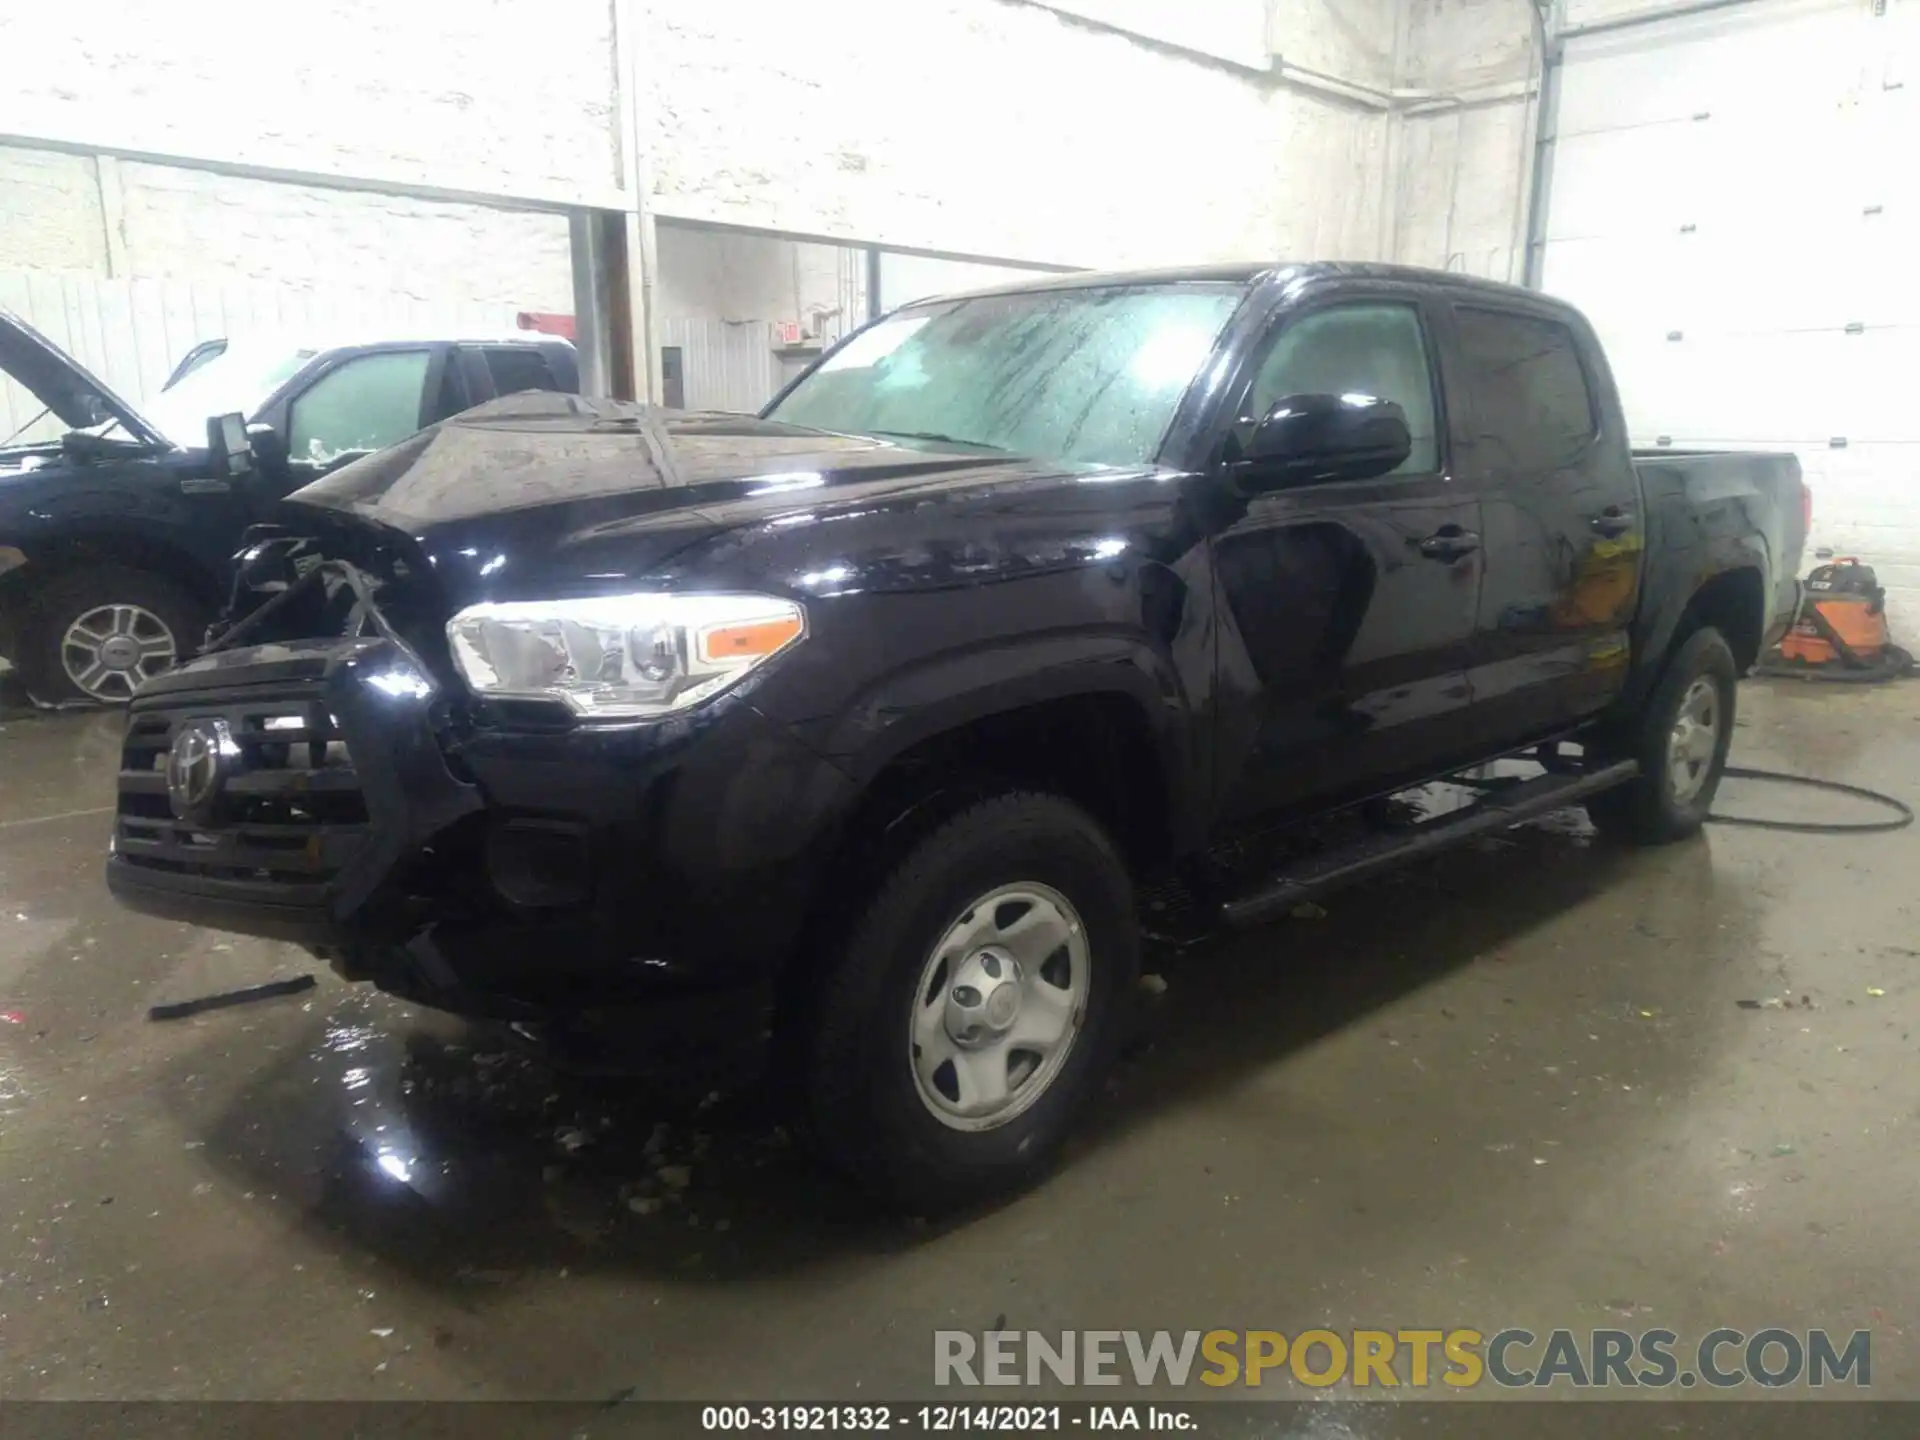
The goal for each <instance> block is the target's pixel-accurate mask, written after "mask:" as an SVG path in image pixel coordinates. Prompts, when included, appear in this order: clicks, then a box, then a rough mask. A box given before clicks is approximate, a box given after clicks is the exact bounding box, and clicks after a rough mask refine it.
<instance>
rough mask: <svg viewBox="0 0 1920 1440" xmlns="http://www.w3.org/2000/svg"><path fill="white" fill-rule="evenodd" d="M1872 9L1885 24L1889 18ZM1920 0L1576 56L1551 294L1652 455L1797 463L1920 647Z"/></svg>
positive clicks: (1820, 512) (1558, 167)
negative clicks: (1657, 451) (1616, 390)
mask: <svg viewBox="0 0 1920 1440" xmlns="http://www.w3.org/2000/svg"><path fill="white" fill-rule="evenodd" d="M1876 9H1878V10H1879V12H1880V13H1876ZM1916 33H1920V0H1839V3H1835V0H1765V3H1757V4H1753V5H1748V6H1742V7H1738V8H1735V9H1731V10H1727V11H1723V12H1720V13H1717V14H1714V15H1708V16H1698V17H1694V18H1692V19H1683V20H1671V21H1662V22H1659V23H1657V24H1650V25H1646V26H1643V27H1638V28H1635V29H1633V30H1628V31H1620V32H1615V33H1613V34H1608V35H1596V36H1592V37H1588V38H1585V39H1580V38H1574V39H1570V40H1569V41H1568V44H1567V55H1566V64H1565V69H1564V71H1563V72H1562V80H1563V84H1562V88H1561V92H1560V101H1559V112H1558V121H1557V132H1558V134H1559V137H1560V139H1559V143H1558V145H1557V147H1556V153H1555V156H1554V165H1553V171H1552V176H1551V181H1550V185H1551V189H1550V191H1549V196H1548V222H1547V245H1546V249H1545V254H1544V269H1543V272H1542V282H1543V284H1544V286H1545V288H1546V289H1548V290H1549V291H1551V292H1553V293H1555V294H1559V295H1563V296H1565V297H1567V298H1568V299H1570V300H1572V301H1573V302H1574V303H1576V304H1577V305H1579V306H1580V307H1581V308H1582V309H1583V310H1585V311H1586V313H1587V314H1588V316H1589V317H1590V318H1591V319H1592V320H1593V323H1594V325H1595V326H1596V328H1598V329H1599V331H1600V333H1601V336H1602V338H1603V339H1604V340H1605V342H1606V345H1607V349H1608V352H1609V353H1610V354H1611V356H1612V357H1613V363H1614V368H1615V369H1616V371H1617V372H1618V376H1619V380H1620V386H1621V391H1622V395H1623V398H1624V399H1625V401H1626V406H1627V416H1628V422H1629V424H1630V425H1631V427H1632V429H1633V433H1634V439H1635V442H1636V443H1637V444H1640V445H1647V446H1653V445H1672V446H1674V447H1676V448H1680V447H1687V446H1751V447H1764V448H1777V449H1790V450H1793V451H1795V452H1796V453H1798V454H1799V456H1800V458H1801V462H1802V464H1803V465H1804V467H1805V469H1806V473H1807V477H1808V480H1809V483H1810V484H1811V485H1812V487H1813V491H1814V537H1813V540H1814V544H1815V545H1816V546H1825V547H1830V548H1832V549H1833V550H1835V551H1836V552H1838V553H1842V554H1852V553H1858V554H1860V555H1862V556H1863V557H1865V558H1867V559H1868V560H1870V561H1871V562H1872V563H1873V564H1874V565H1875V566H1876V567H1877V568H1878V569H1879V571H1880V573H1881V575H1882V577H1883V578H1884V580H1885V581H1886V583H1887V585H1888V588H1889V592H1890V608H1891V609H1892V611H1893V620H1894V624H1895V627H1896V629H1897V630H1898V631H1899V632H1900V633H1901V635H1902V636H1903V637H1904V638H1905V640H1906V642H1907V643H1908V644H1909V645H1910V646H1911V645H1912V644H1913V643H1914V642H1916V641H1920V393H1916V392H1917V391H1920V163H1916V161H1915V159H1914V156H1915V155H1916V153H1920V150H1917V148H1916V142H1920V94H1916V89H1920V75H1916V74H1915V73H1914V68H1913V65H1912V58H1913V56H1914V54H1915V37H1916Z"/></svg>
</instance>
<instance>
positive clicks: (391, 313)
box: [0, 270, 770, 439]
mask: <svg viewBox="0 0 1920 1440" xmlns="http://www.w3.org/2000/svg"><path fill="white" fill-rule="evenodd" d="M0 310H10V311H12V312H13V313H14V314H15V315H18V316H19V317H20V318H22V319H23V320H25V321H26V322H27V323H28V324H29V325H31V326H33V328H34V329H36V330H38V331H39V332H40V333H41V334H42V335H45V336H46V337H47V338H48V339H49V340H51V341H53V343H54V344H56V345H58V346H60V347H61V348H62V349H63V350H65V351H66V352H67V353H68V354H70V355H72V356H73V357H74V358H75V359H77V360H78V361H79V362H80V363H81V364H82V365H85V366H86V367H87V368H88V369H89V370H91V371H92V372H93V373H94V374H96V375H98V376H99V377H100V378H101V379H102V380H104V381H105V382H106V383H107V385H108V386H109V387H111V388H112V389H114V390H115V391H117V392H119V393H120V394H121V395H123V396H125V397H126V398H127V399H128V400H129V401H131V402H132V403H133V404H135V405H139V404H141V403H142V402H143V401H145V400H146V399H147V398H148V397H149V396H151V395H154V394H157V393H158V392H159V389H160V386H161V384H162V383H163V382H164V381H165V380H166V378H167V375H168V373H169V372H170V371H171V370H172V369H173V367H174V365H175V364H176V363H177V362H178V361H179V359H180V357H181V356H182V355H184V354H186V353H187V351H188V350H190V349H192V348H193V346H195V345H197V344H199V343H200V342H201V341H202V340H218V339H222V338H224V339H241V338H249V337H255V336H257V337H261V338H263V339H275V340H285V341H289V342H300V343H320V344H327V343H341V342H344V341H349V340H355V339H362V340H364V339H377V338H394V339H405V338H408V337H421V338H433V337H452V336H456V335H505V334H508V333H510V332H512V330H513V328H514V316H515V313H516V312H515V311H514V310H513V309H512V308H511V307H509V306H496V305H480V304H466V303H460V302H446V301H423V300H417V299H414V298H412V297H409V296H405V295H394V294H391V293H387V292H382V291H373V290H367V291H357V290H347V289H341V288H327V289H323V290H312V289H296V288H292V287H288V286H276V285H266V284H251V283H244V282H242V283H233V284H225V283H219V282H213V281H206V280H108V279H103V278H101V277H99V276H95V275H88V274H84V273H79V272H75V273H71V274H63V273H61V272H59V271H52V270H13V271H9V270H0ZM763 344H764V340H763ZM769 393H770V392H769ZM39 408H40V407H39V405H38V404H36V403H34V402H33V400H32V397H31V396H29V395H28V394H27V393H26V392H25V391H24V390H23V389H21V388H20V387H19V386H17V385H15V384H14V383H13V382H11V381H9V380H6V379H4V378H3V377H0V439H4V438H5V437H6V436H7V435H10V434H12V433H13V431H14V430H16V429H18V428H19V427H20V426H21V425H24V424H26V423H27V421H28V420H30V419H31V418H32V417H33V415H34V414H35V412H37V411H38V410H39ZM63 428H64V427H62V426H60V425H59V424H57V423H49V422H45V421H43V422H41V423H40V424H39V425H37V426H36V427H34V428H33V429H30V430H28V431H27V433H26V437H25V438H32V439H39V438H53V437H56V436H58V434H59V433H60V431H61V429H63Z"/></svg>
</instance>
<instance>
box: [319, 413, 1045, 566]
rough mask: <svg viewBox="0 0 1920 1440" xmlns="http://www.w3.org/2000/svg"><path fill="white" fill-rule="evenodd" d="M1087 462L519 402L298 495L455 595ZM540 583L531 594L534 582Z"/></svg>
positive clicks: (472, 416)
mask: <svg viewBox="0 0 1920 1440" xmlns="http://www.w3.org/2000/svg"><path fill="white" fill-rule="evenodd" d="M1074 468H1075V467H1061V466H1059V465H1054V464H1040V463H1036V462H1033V461H1030V460H1025V459H1021V458H1018V457H1014V456H1007V455H1001V454H999V453H997V452H990V451H983V450H971V449H968V450H961V449H948V448H932V449H922V448H915V447H911V446H907V445H898V444H892V443H889V442H888V441H885V440H882V439H878V438H874V437H870V436H856V435H838V434H832V433H828V432H824V431H818V430H809V429H804V428H801V427H797V426H791V425H783V424H780V423H778V422H775V421H770V420H761V419H757V418H755V417H753V416H747V415H723V414H701V413H689V412H683V411H674V410H663V409H659V408H654V407H647V406H640V405H634V404H631V403H628V402H624V401H614V400H593V399H587V398H583V397H581V396H575V395H555V394H539V393H529V394H523V395H513V396H508V397H505V398H503V399H500V400H496V401H493V402H490V403H489V404H487V405H483V406H480V407H478V408H476V409H473V410H469V411H467V412H466V413H465V414H463V415H459V416H456V417H455V418H454V419H452V420H448V421H445V422H443V423H442V424H440V425H437V426H435V427H433V428H432V429H429V430H424V431H422V432H421V433H419V434H418V435H415V436H413V437H412V438H410V439H408V440H405V441H402V442H401V443H400V444H398V445H396V446H393V447H392V448H390V449H387V450H383V451H381V452H380V453H378V454H376V455H370V456H367V457H366V458H364V459H361V460H356V461H354V462H353V463H352V464H350V465H346V466H343V467H341V468H340V469H339V470H337V471H335V472H334V473H333V474H332V475H329V476H327V477H326V478H325V479H323V480H320V481H317V482H315V483H314V484H312V485H309V486H307V487H305V488H304V489H302V490H298V491H296V492H294V494H293V495H292V496H291V497H289V498H290V500H291V502H292V504H293V505H294V506H295V507H306V506H316V507H325V508H327V509H331V510H337V511H345V512H347V513H349V514H352V515H355V516H357V517H358V518H360V519H362V520H366V521H372V522H374V523H376V524H379V525H382V526H385V527H387V528H389V529H392V530H398V531H402V532H404V533H406V534H407V535H409V536H411V537H412V538H413V540H414V541H415V542H416V543H417V544H418V545H419V547H420V549H421V551H422V552H424V554H425V555H426V557H427V558H428V559H429V561H430V563H431V564H432V565H433V567H434V568H435V570H436V571H437V572H438V573H439V576H440V580H441V582H442V584H443V585H445V586H446V587H447V589H448V591H449V592H450V594H451V595H453V596H457V597H463V598H464V597H468V596H472V595H474V594H475V593H478V592H480V591H484V592H485V593H486V594H487V595H488V596H489V597H491V598H506V597H508V596H511V595H513V594H515V593H542V594H551V593H555V585H556V583H558V584H559V585H560V587H561V589H562V590H566V591H591V590H593V589H596V588H604V586H603V585H601V584H600V583H598V582H604V581H614V580H620V579H625V578H628V577H630V576H633V575H635V574H637V573H639V572H641V571H643V570H646V569H649V568H652V567H654V566H656V565H658V564H660V563H662V562H664V561H665V560H667V559H668V558H669V557H671V556H673V555H674V554H676V553H678V552H680V551H682V550H684V549H686V548H688V547H689V546H692V545H694V544H697V543H699V542H700V541H703V540H706V539H709V538H711V537H712V536H714V535H716V534H718V533H720V532H722V531H726V530H731V529H735V528H738V527H743V526H750V525H754V524H759V523H765V522H768V521H771V520H774V519H776V518H777V517H779V516H781V515H782V514H790V513H799V512H805V513H810V514H813V515H820V514H826V513H831V512H835V511H842V512H844V511H846V510H849V509H857V508H864V507H867V506H870V505H875V504H878V503H881V502H885V501H897V500H899V499H900V498H902V497H903V496H908V495H912V494H914V493H916V492H924V493H927V494H928V495H929V496H932V495H934V494H940V493H945V492H951V491H955V490H973V489H977V488H979V487H982V486H990V485H1001V484H1018V483H1021V482H1027V483H1033V482H1047V481H1057V480H1058V479H1060V478H1061V477H1062V476H1063V475H1064V474H1069V473H1072V471H1073V469H1074ZM523 586H525V587H529V588H528V589H527V590H526V591H524V592H523V591H522V587H523Z"/></svg>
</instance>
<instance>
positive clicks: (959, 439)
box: [767, 284, 1243, 465]
mask: <svg viewBox="0 0 1920 1440" xmlns="http://www.w3.org/2000/svg"><path fill="white" fill-rule="evenodd" d="M1242 293H1243V292H1242V291H1241V289H1240V287H1238V286H1227V285H1195V284H1186V285H1155V286H1134V287H1118V288H1101V289H1085V290H1047V291H1029V292H1027V293H1024V294H1014V295H982V296H977V297H975V298H972V299H961V300H949V301H944V302H940V303H936V304H932V305H919V306H914V307H912V308H910V309H907V310H902V311H899V312H897V313H895V314H893V315H891V316H889V317H888V318H886V319H885V320H882V321H881V322H880V323H879V324H877V325H874V326H873V327H871V328H870V329H867V330H865V331H862V332H861V333H860V334H859V335H857V336H855V337H854V338H853V339H852V340H850V341H848V342H847V344H845V345H844V346H842V347H841V348H840V349H839V350H838V351H836V352H835V353H834V354H833V355H831V356H829V357H828V358H827V359H826V360H825V361H823V362H822V363H821V364H820V366H819V367H818V368H817V369H815V370H814V371H813V372H812V373H811V374H809V375H808V376H807V377H806V379H804V380H802V381H801V382H800V383H799V384H798V385H796V386H795V387H794V388H793V390H792V391H790V392H789V393H788V394H787V396H786V397H785V398H784V399H783V400H781V401H780V402H779V403H778V404H777V405H775V406H774V407H773V408H772V409H771V410H769V411H768V412H767V415H768V418H770V419H774V420H783V421H785V422H787V423H788V424H792V425H806V426H810V427H812V428H814V429H818V430H834V431H840V432H843V433H851V434H859V435H880V436H891V437H904V438H908V439H924V440H931V441H937V442H949V443H960V444H966V445H979V446H983V447H985V448H988V449H993V450H1007V451H1012V452H1015V453H1017V454H1021V455H1031V456H1036V457H1040V458H1043V459H1057V460H1072V461H1080V462H1086V463H1091V464H1098V465H1139V464H1143V463H1145V462H1147V461H1149V460H1151V459H1153V457H1154V456H1155V454H1157V453H1158V451H1159V449H1160V442H1161V438H1162V437H1163V436H1164V435H1165V434H1166V430H1167V426H1168V424H1169V423H1170V422H1171V421H1172V419H1173V412H1174V409H1175V407H1176V406H1178V405H1179V403H1180V397H1181V396H1182V395H1183V394H1185V393H1186V389H1187V386H1188V384H1189V383H1190V382H1191V381H1192V379H1193V377H1194V375H1195V373H1196V372H1198V370H1199V369H1200V367H1201V365H1202V364H1204V363H1205V361H1206V358H1207V356H1208V354H1209V353H1210V352H1211V351H1212V349H1213V345H1214V341H1215V340H1216V339H1218V337H1219V334H1220V331H1221V328H1222V327H1223V326H1224V325H1225V324H1226V322H1227V318H1228V317H1229V316H1230V315H1232V313H1233V311H1234V308H1235V307H1236V306H1237V305H1238V304H1239V303H1240V299H1241V295H1242Z"/></svg>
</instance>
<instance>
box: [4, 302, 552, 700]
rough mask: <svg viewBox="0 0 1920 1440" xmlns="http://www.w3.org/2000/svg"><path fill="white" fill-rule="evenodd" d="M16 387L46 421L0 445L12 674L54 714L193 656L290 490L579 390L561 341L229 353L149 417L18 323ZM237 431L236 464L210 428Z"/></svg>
mask: <svg viewBox="0 0 1920 1440" xmlns="http://www.w3.org/2000/svg"><path fill="white" fill-rule="evenodd" d="M0 371H4V372H5V375H6V377H7V379H9V380H11V381H13V382H14V383H15V384H16V385H18V386H20V387H22V388H23V389H24V390H25V391H26V392H27V394H28V395H29V396H31V397H32V399H33V401H34V402H36V403H37V404H38V405H40V406H44V407H45V408H44V409H43V410H42V411H41V412H40V414H39V415H38V416H35V417H33V418H32V419H30V420H29V421H28V423H27V424H26V425H24V426H20V427H19V430H18V433H17V434H15V435H11V436H5V437H0V657H4V658H6V659H8V660H10V661H11V662H12V663H13V664H14V666H15V667H16V668H18V669H19V670H20V672H21V675H22V678H23V679H24V680H25V682H26V685H27V689H28V691H29V692H30V693H31V694H32V695H33V696H34V698H35V699H36V700H38V701H40V702H41V703H44V704H65V703H74V702H93V703H101V702H105V703H120V702H124V701H125V700H126V699H127V698H128V696H130V695H131V694H132V693H133V690H134V688H135V687H136V686H137V685H138V684H139V683H140V681H142V680H143V679H145V678H147V677H148V676H151V675H157V674H159V673H160V672H161V671H162V670H164V669H166V668H167V667H168V666H169V665H172V664H173V663H175V662H176V661H177V660H180V659H184V658H185V657H186V656H188V655H190V654H192V653H193V652H194V651H195V650H196V649H197V648H198V646H199V642H200V639H201V635H202V633H203V632H204V631H205V629H206V625H207V621H208V620H209V619H210V618H211V617H212V616H213V614H214V612H215V611H216V610H217V609H218V607H219V605H220V604H221V603H222V602H223V601H224V599H225V598H226V593H227V584H228V579H229V576H230V574H231V571H232V561H233V554H234V552H235V550H236V549H238V547H239V543H240V537H241V535H242V533H243V532H244V531H245V530H246V528H247V527H248V526H249V525H251V524H253V523H255V522H256V521H261V520H265V519H266V518H268V516H269V515H270V514H271V513H272V510H273V508H274V506H275V505H276V504H277V503H278V501H279V500H280V499H281V498H282V497H283V496H285V495H286V493H287V492H288V491H289V490H293V489H296V488H298V487H299V486H301V485H305V484H307V483H308V482H309V481H311V480H314V479H316V478H317V477H319V476H320V475H323V474H325V473H326V472H327V471H328V470H329V469H331V468H333V467H334V466H337V465H339V464H341V463H343V462H344V461H345V460H347V459H349V458H352V457H353V456H355V455H359V454H365V453H367V452H369V451H373V450H378V449H381V448H383V447H385V446H387V445H390V444H392V443H393V442H394V441H396V440H400V439H403V438H404V437H406V436H408V435H411V434H412V433H413V432H414V431H416V430H418V429H419V428H420V427H421V426H422V425H431V424H434V423H435V422H437V421H440V420H443V419H445V418H446V417H447V416H449V415H453V414H456V413H458V412H459V411H461V410H464V409H466V408H467V407H468V406H470V405H476V404H479V403H482V402H484V401H487V400H491V399H493V398H494V397H495V396H497V395H505V394H510V393H512V392H514V391H517V390H526V389H535V390H566V391H574V390H578V389H579V373H578V369H577V367H576V365H575V360H574V352H573V347H572V346H571V345H569V344H568V343H567V342H566V341H564V340H556V339H553V338H551V337H547V336H520V337H513V338H505V339H499V340H380V341H377V342H371V343H364V344H352V345H330V346H323V345H306V344H248V343H246V342H242V341H235V342H233V343H231V344H229V343H228V342H226V341H224V340H222V341H212V342H207V343H205V344H203V345H199V346H196V347H194V350H193V351H192V352H191V353H190V355H189V356H188V357H187V359H186V360H183V362H182V364H181V365H180V366H179V367H176V370H175V372H174V374H173V375H172V376H171V377H170V378H169V380H168V383H167V385H166V387H165V388H164V389H163V390H162V391H161V393H160V394H159V395H158V396H157V397H155V399H154V401H153V402H152V404H150V405H149V406H148V407H147V409H146V411H145V413H142V412H140V411H137V410H135V409H134V407H133V406H132V405H130V404H128V403H127V402H126V401H125V400H124V399H122V398H121V397H119V396H117V395H115V394H113V393H112V392H111V391H110V390H108V389H107V387H106V386H105V385H103V384H101V382H100V381H99V380H97V379H95V378H94V377H93V376H92V375H90V374H89V373H87V372H86V371H85V370H84V369H82V368H81V367H80V365H79V364H77V363H76V362H75V361H74V360H73V359H72V357H70V356H68V355H66V354H65V353H63V352H62V351H61V350H60V349H59V348H58V347H57V346H55V345H53V344H52V343H51V342H50V341H48V340H47V339H46V338H45V337H44V336H41V335H39V334H38V333H36V332H35V331H33V330H32V329H31V328H30V327H28V326H27V324H26V323H25V322H24V321H22V320H19V319H17V318H16V317H13V316H10V315H7V314H5V313H3V312H0ZM234 414H237V415H238V416H239V417H240V422H241V423H240V425H239V426H238V427H237V429H238V431H239V433H238V435H237V436H235V437H233V438H234V439H235V440H237V442H238V443H237V447H236V445H234V444H230V443H229V442H228V441H227V440H223V439H222V438H221V435H220V433H219V432H218V430H217V429H215V430H210V429H209V424H210V422H211V421H213V420H216V419H217V418H218V417H222V416H228V415H234ZM36 435H37V436H38V437H39V438H30V437H34V436H36ZM249 437H250V439H249Z"/></svg>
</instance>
